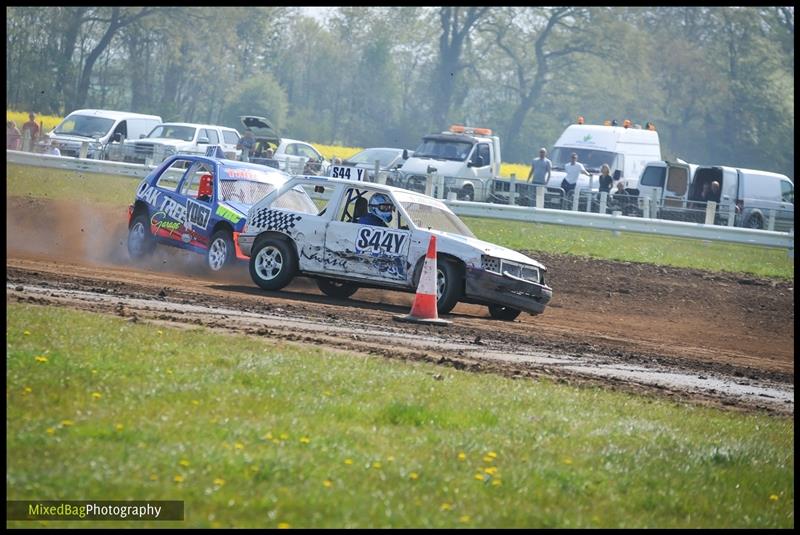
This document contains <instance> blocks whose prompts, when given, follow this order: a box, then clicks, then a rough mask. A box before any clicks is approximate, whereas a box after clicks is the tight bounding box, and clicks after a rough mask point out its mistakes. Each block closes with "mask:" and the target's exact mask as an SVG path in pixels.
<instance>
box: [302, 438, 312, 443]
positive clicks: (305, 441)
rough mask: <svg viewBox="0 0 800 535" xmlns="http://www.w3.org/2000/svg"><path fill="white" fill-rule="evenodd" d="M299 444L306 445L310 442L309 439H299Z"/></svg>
mask: <svg viewBox="0 0 800 535" xmlns="http://www.w3.org/2000/svg"><path fill="white" fill-rule="evenodd" d="M300 442H301V443H302V444H308V443H309V442H311V439H310V438H308V437H300Z"/></svg>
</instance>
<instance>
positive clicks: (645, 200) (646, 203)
mask: <svg viewBox="0 0 800 535" xmlns="http://www.w3.org/2000/svg"><path fill="white" fill-rule="evenodd" d="M652 201H653V199H651V198H650V197H642V219H650V203H651V202H652Z"/></svg>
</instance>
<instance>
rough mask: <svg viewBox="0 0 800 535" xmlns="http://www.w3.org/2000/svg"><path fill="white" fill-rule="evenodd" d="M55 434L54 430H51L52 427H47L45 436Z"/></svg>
mask: <svg viewBox="0 0 800 535" xmlns="http://www.w3.org/2000/svg"><path fill="white" fill-rule="evenodd" d="M55 432H56V430H55V429H53V428H52V427H48V428H47V434H48V435H52V434H55Z"/></svg>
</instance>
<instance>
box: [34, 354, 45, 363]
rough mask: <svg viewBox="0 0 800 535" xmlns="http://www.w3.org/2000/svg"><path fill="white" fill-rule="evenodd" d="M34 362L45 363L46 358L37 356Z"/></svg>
mask: <svg viewBox="0 0 800 535" xmlns="http://www.w3.org/2000/svg"><path fill="white" fill-rule="evenodd" d="M36 362H41V363H45V362H47V357H45V356H44V355H39V356H38V357H36Z"/></svg>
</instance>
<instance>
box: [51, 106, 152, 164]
mask: <svg viewBox="0 0 800 535" xmlns="http://www.w3.org/2000/svg"><path fill="white" fill-rule="evenodd" d="M159 123H161V117H159V116H158V115H143V114H141V113H132V112H128V111H112V110H76V111H73V112H72V113H70V114H69V115H67V116H66V117H64V119H63V120H62V121H61V122H60V123H58V125H57V126H56V127H55V128H54V129H53V130H52V131H51V132H49V133H48V134H47V136H46V137H47V138H49V142H48V141H45V143H48V144H51V145H52V146H54V147H56V148H58V150H59V152H60V153H61V156H73V157H78V156H79V155H80V152H81V145H82V144H83V143H84V142H88V147H87V148H88V151H87V153H86V157H87V158H93V159H98V160H102V159H105V156H106V151H107V149H108V148H109V147H110V146H111V144H112V143H122V142H123V141H125V139H127V138H134V139H138V137H139V136H140V135H146V134H147V133H148V132H150V131H151V130H152V129H153V128H154V127H155V126H156V125H158V124H159Z"/></svg>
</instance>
